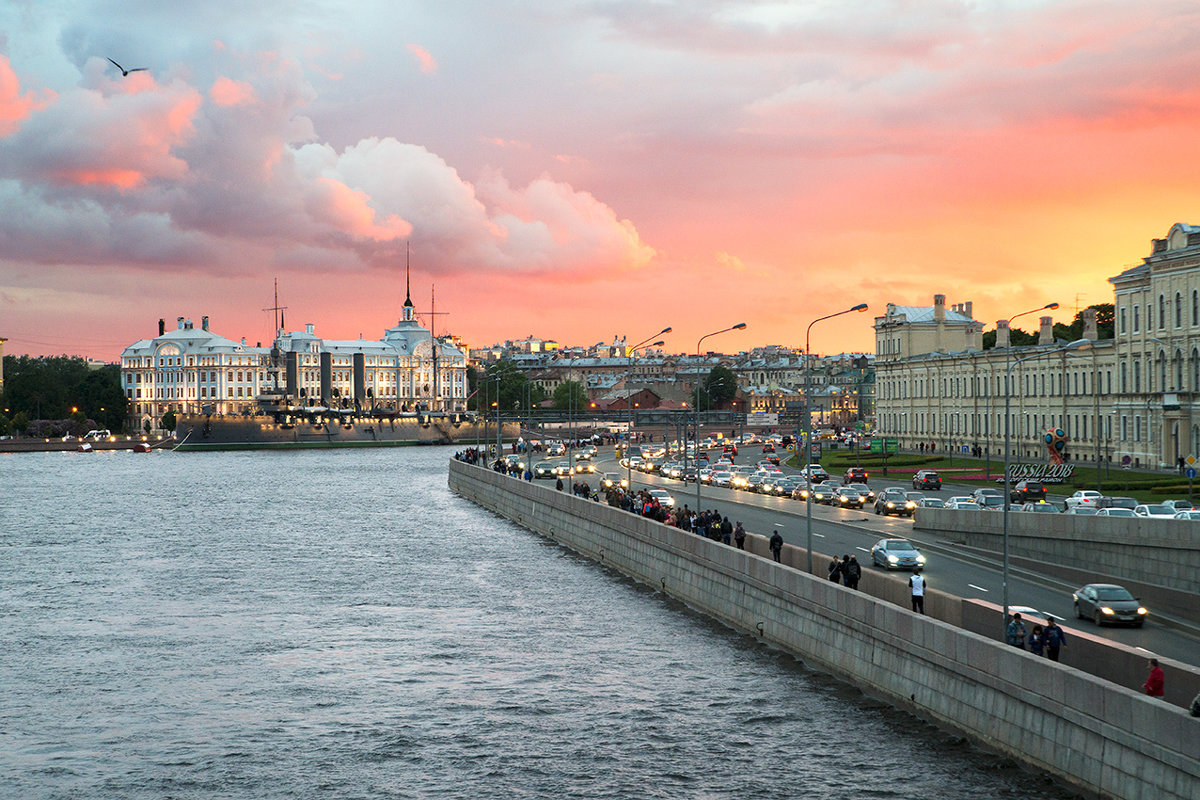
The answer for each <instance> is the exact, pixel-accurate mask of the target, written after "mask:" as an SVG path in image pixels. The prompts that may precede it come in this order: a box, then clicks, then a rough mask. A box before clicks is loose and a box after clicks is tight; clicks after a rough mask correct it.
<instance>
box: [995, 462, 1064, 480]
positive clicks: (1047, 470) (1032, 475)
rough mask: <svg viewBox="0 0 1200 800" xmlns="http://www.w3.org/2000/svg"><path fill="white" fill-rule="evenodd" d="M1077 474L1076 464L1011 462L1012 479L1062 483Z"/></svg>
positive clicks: (1009, 477)
mask: <svg viewBox="0 0 1200 800" xmlns="http://www.w3.org/2000/svg"><path fill="white" fill-rule="evenodd" d="M1074 474H1075V465H1074V464H1010V465H1009V468H1008V479H1009V480H1010V481H1019V480H1031V481H1041V482H1042V483H1062V482H1063V481H1065V480H1067V479H1068V478H1070V477H1071V476H1072V475H1074Z"/></svg>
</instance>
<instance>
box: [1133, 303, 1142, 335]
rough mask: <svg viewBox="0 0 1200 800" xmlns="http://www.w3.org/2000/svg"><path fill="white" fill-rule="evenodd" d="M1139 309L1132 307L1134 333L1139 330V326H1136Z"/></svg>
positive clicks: (1139, 307)
mask: <svg viewBox="0 0 1200 800" xmlns="http://www.w3.org/2000/svg"><path fill="white" fill-rule="evenodd" d="M1140 309H1141V306H1134V307H1133V332H1134V333H1137V332H1138V331H1139V330H1140V326H1139V325H1138V311H1139V310H1140Z"/></svg>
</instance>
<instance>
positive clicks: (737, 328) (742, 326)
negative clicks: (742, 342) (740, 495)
mask: <svg viewBox="0 0 1200 800" xmlns="http://www.w3.org/2000/svg"><path fill="white" fill-rule="evenodd" d="M745 329H746V323H744V322H739V323H738V324H737V325H733V326H731V327H728V328H722V329H721V330H719V331H713V332H712V333H706V334H704V335H703V336H701V337H700V338H699V339H697V340H696V363H697V364H699V363H700V343H701V342H703V341H704V340H705V339H707V338H708V337H710V336H716V335H717V334H719V333H729V332H730V331H741V330H745ZM696 386H697V387H699V386H700V379H699V378H697V379H696ZM699 401H700V393H699V392H696V402H695V403H693V404H692V405H693V411H694V412H695V416H696V432H695V434H694V435H695V437H696V513H697V514H699V513H700V502H701V500H700V402H699ZM684 464H685V465H686V464H687V457H686V456H685V457H684ZM684 469H685V470H686V466H685V468H684ZM685 475H686V471H685Z"/></svg>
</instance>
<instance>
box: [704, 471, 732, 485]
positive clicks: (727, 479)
mask: <svg viewBox="0 0 1200 800" xmlns="http://www.w3.org/2000/svg"><path fill="white" fill-rule="evenodd" d="M709 482H710V483H711V484H712V485H713V486H724V487H726V488H728V487H729V486H731V485H732V484H733V473H732V472H730V471H728V470H724V469H718V470H713V474H712V477H711V478H710V480H709Z"/></svg>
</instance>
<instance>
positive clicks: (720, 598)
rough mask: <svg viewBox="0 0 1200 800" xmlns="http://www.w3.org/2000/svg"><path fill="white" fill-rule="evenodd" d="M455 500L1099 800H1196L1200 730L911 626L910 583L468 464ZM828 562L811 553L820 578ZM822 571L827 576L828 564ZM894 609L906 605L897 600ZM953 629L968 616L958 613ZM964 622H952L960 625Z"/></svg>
mask: <svg viewBox="0 0 1200 800" xmlns="http://www.w3.org/2000/svg"><path fill="white" fill-rule="evenodd" d="M449 483H450V487H451V489H453V490H454V491H455V492H457V493H458V494H460V495H462V496H463V497H466V498H468V499H470V500H473V501H474V502H476V503H479V504H480V505H482V506H484V507H486V508H489V509H491V510H493V511H495V512H496V513H498V514H500V515H502V516H504V517H507V518H508V519H511V520H513V521H515V522H517V523H518V524H521V525H523V526H525V527H527V528H529V529H531V530H533V531H536V532H538V533H541V534H543V535H546V536H549V537H551V538H553V539H555V540H556V541H559V542H561V543H562V544H564V545H565V546H567V547H569V548H571V549H572V550H575V551H576V552H579V553H581V554H584V555H586V556H589V557H591V558H593V559H595V560H597V561H599V562H601V563H603V564H606V565H608V566H611V567H613V568H615V569H617V570H619V571H621V572H622V573H624V574H626V575H629V576H630V577H632V578H634V579H636V580H638V581H641V582H643V583H645V584H647V585H650V586H653V587H654V588H656V589H659V590H661V591H663V592H665V593H667V594H669V595H671V596H673V597H675V598H678V599H679V600H682V601H683V602H685V603H687V604H689V605H691V606H693V607H694V608H697V609H700V610H702V611H704V612H705V613H708V614H710V615H711V616H713V617H715V618H717V619H720V620H722V621H723V622H725V623H726V624H728V625H730V626H732V627H734V628H736V629H738V630H742V631H745V632H746V633H748V634H751V635H754V636H756V637H758V638H760V639H762V640H763V641H766V642H770V643H771V644H774V645H776V646H778V647H781V648H783V649H785V650H787V651H789V652H791V653H793V654H794V655H796V656H798V657H800V658H802V659H804V660H805V661H806V662H808V663H810V664H813V665H815V666H817V667H819V668H822V669H825V670H828V671H829V672H831V673H833V674H835V675H838V676H840V677H842V678H844V679H846V680H848V681H850V682H852V683H854V684H856V685H858V686H860V687H861V688H862V689H863V690H864V691H866V692H868V693H870V694H872V695H875V696H879V697H882V698H885V699H887V700H888V701H889V702H891V703H893V704H894V705H896V706H898V707H900V708H904V709H908V710H910V711H912V712H914V713H917V714H919V715H921V716H923V717H925V718H928V719H930V720H933V721H935V722H937V723H940V724H942V725H944V726H947V727H949V728H952V729H954V730H957V731H959V732H961V733H963V734H965V735H967V736H969V737H970V738H972V739H973V740H975V741H977V742H979V743H981V744H983V745H986V746H989V747H992V748H994V749H996V750H998V751H1000V752H1003V753H1005V754H1007V755H1010V756H1011V757H1013V758H1015V759H1017V760H1019V761H1021V762H1023V763H1025V764H1027V765H1029V766H1031V767H1033V768H1036V769H1044V770H1047V771H1049V772H1050V773H1052V774H1055V775H1058V776H1060V777H1061V778H1062V779H1063V780H1064V781H1065V782H1066V783H1068V784H1070V785H1071V786H1072V787H1074V788H1076V789H1078V790H1080V791H1082V792H1084V793H1086V794H1089V795H1093V796H1098V797H1106V798H1107V797H1113V798H1135V797H1136V798H1142V797H1145V798H1150V797H1153V798H1180V799H1181V800H1182V798H1188V800H1194V798H1196V797H1200V720H1195V719H1191V718H1189V717H1188V715H1187V714H1186V712H1184V711H1183V710H1182V709H1180V708H1178V707H1175V706H1172V705H1169V704H1168V703H1165V702H1162V701H1160V700H1155V699H1153V698H1148V697H1145V696H1144V695H1141V694H1140V693H1139V692H1137V691H1135V690H1133V689H1129V688H1125V687H1123V686H1119V685H1115V684H1113V683H1111V682H1108V681H1105V680H1102V679H1100V678H1097V677H1095V676H1092V675H1088V674H1086V673H1084V672H1082V671H1080V670H1077V669H1074V668H1072V667H1070V666H1068V665H1065V664H1059V663H1054V662H1051V661H1049V660H1047V659H1044V658H1037V657H1035V656H1032V655H1030V654H1029V653H1026V652H1025V651H1023V650H1018V649H1016V648H1012V647H1008V646H1006V645H1004V644H1002V643H1000V642H997V641H994V640H992V639H989V638H986V637H984V636H981V635H979V634H976V633H972V632H971V631H969V630H963V629H961V628H958V627H955V626H954V625H952V624H949V623H947V622H945V621H943V620H940V619H935V618H933V617H929V616H921V615H917V614H913V613H911V612H910V611H909V610H908V608H907V606H908V595H907V589H906V587H905V586H904V583H903V581H902V580H895V581H883V582H881V584H880V587H878V588H880V589H882V590H883V591H884V592H885V593H888V594H891V595H893V596H894V597H895V599H896V600H897V601H899V603H897V602H889V600H886V599H881V598H879V597H875V596H872V595H870V594H868V593H866V592H855V591H853V590H850V589H847V588H845V587H843V586H840V585H838V584H834V583H832V582H830V581H827V580H824V579H823V577H818V576H813V575H808V574H805V573H803V572H802V571H800V570H798V569H795V568H793V567H792V566H789V565H790V564H798V563H800V562H801V560H802V558H803V556H804V551H803V550H801V549H800V548H794V547H791V546H785V548H784V561H785V563H782V564H776V563H774V562H773V561H771V560H770V559H769V557H767V558H764V557H762V555H765V551H766V546H765V542H764V541H763V540H762V537H750V540H749V542H748V547H749V548H750V550H749V551H741V550H738V549H736V548H733V547H729V546H727V545H722V544H720V543H717V542H713V541H710V540H708V539H704V538H701V537H698V536H695V535H693V534H691V533H687V532H684V531H681V530H677V529H675V528H670V527H668V526H665V525H661V524H659V523H656V522H653V521H651V520H648V519H644V518H642V517H637V516H634V515H631V514H628V513H627V512H623V511H620V510H619V509H614V508H610V507H608V506H606V505H603V504H600V503H595V502H592V501H588V500H583V499H581V498H577V497H573V496H571V495H569V494H567V493H565V492H557V491H555V490H553V489H551V488H548V487H544V486H539V485H536V484H532V483H526V482H523V481H519V480H515V479H512V478H508V477H506V476H503V475H499V474H497V473H494V472H491V471H489V470H487V469H483V468H480V467H473V466H470V465H467V464H462V463H459V462H452V463H451V465H450V475H449ZM818 563H820V562H819V561H818V560H817V559H816V557H815V554H814V567H815V566H816V565H817V564H818ZM822 566H823V565H822ZM897 595H898V596H897ZM943 600H944V601H945V602H947V603H948V605H949V606H950V608H949V609H942V610H943V611H947V610H949V612H950V615H951V616H953V615H955V614H957V615H958V616H959V618H960V620H961V617H962V615H963V613H965V610H966V609H965V606H964V604H962V603H961V602H960V603H958V604H957V605H956V604H955V603H954V602H953V600H952V599H950V598H945V597H943V598H933V597H931V598H930V600H929V601H927V610H932V609H931V608H930V606H932V605H933V604H934V603H935V602H937V603H940V602H942V601H943ZM955 609H956V610H955Z"/></svg>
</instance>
